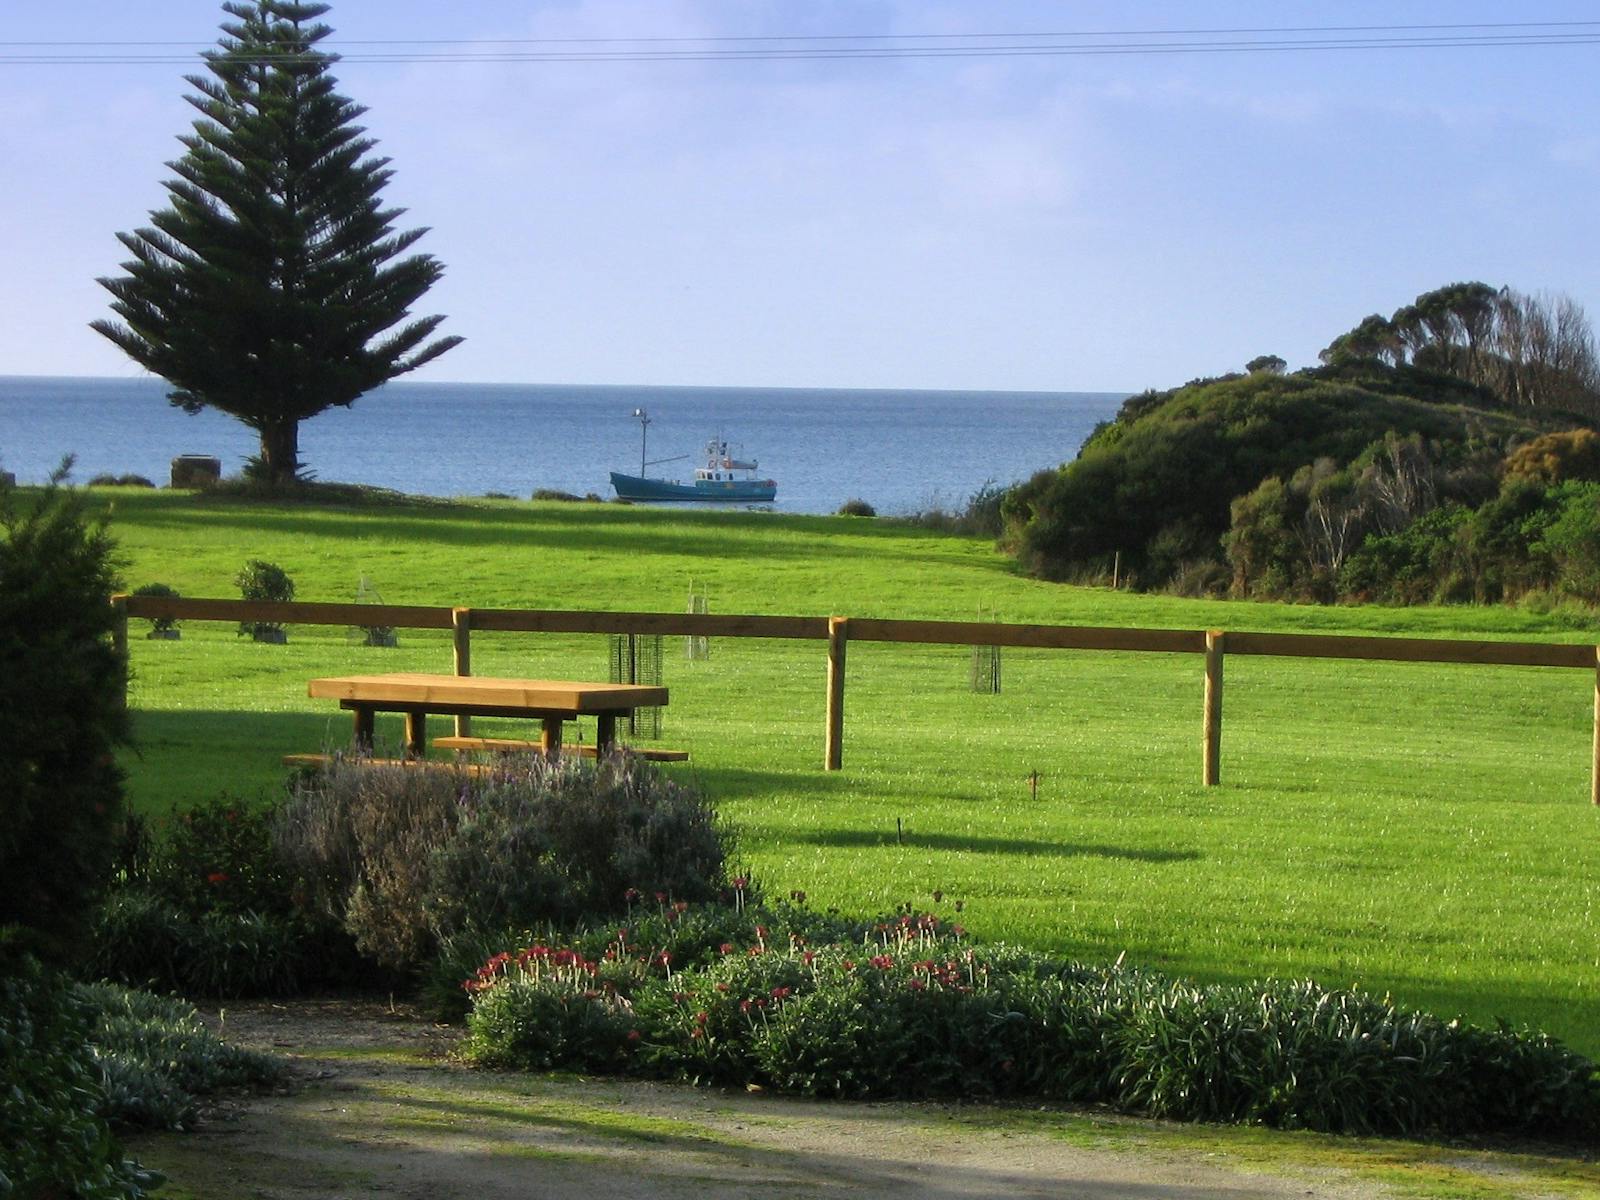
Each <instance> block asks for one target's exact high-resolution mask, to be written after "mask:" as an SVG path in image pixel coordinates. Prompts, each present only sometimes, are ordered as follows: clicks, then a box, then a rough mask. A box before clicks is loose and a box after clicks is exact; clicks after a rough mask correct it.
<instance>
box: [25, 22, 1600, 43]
mask: <svg viewBox="0 0 1600 1200" xmlns="http://www.w3.org/2000/svg"><path fill="white" fill-rule="evenodd" d="M1595 27H1600V21H1483V22H1473V23H1466V22H1457V23H1435V24H1428V25H1265V26H1241V27H1238V28H1219V29H1092V30H1091V29H1078V30H1053V31H1046V32H1035V33H791V34H726V35H697V36H677V37H547V38H371V39H342V38H341V39H335V40H337V43H338V44H339V45H342V46H526V45H573V44H584V45H598V44H644V43H667V42H676V43H690V42H692V43H703V42H828V41H854V42H869V41H905V42H912V41H951V40H966V39H974V40H976V39H982V38H1088V37H1189V36H1195V37H1199V36H1217V35H1222V34H1231V35H1240V34H1265V33H1399V32H1410V33H1414V32H1418V31H1443V30H1458V29H1570V28H1595ZM193 44H194V43H192V42H190V41H187V40H185V41H109V40H108V41H87V40H84V41H7V40H0V46H113V47H121V46H192V45H193Z"/></svg>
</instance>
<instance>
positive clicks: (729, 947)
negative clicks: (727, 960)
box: [719, 942, 733, 954]
mask: <svg viewBox="0 0 1600 1200" xmlns="http://www.w3.org/2000/svg"><path fill="white" fill-rule="evenodd" d="M719 949H720V950H721V951H722V953H724V954H732V953H733V943H732V942H723V943H722V945H721V946H720V947H719Z"/></svg>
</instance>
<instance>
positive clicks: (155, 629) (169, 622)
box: [133, 583, 183, 642]
mask: <svg viewBox="0 0 1600 1200" xmlns="http://www.w3.org/2000/svg"><path fill="white" fill-rule="evenodd" d="M133 594H134V595H135V596H154V597H156V598H157V599H161V600H176V599H177V598H178V592H177V589H176V588H170V587H168V586H167V585H166V584H164V583H147V584H145V585H144V586H143V587H137V588H134V589H133ZM147 620H149V622H150V632H149V633H147V634H145V637H147V638H151V639H154V640H156V641H163V642H175V641H177V640H178V639H179V638H181V637H182V636H183V631H182V630H181V629H179V628H178V619H177V618H176V617H149V618H147Z"/></svg>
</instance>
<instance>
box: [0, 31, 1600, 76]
mask: <svg viewBox="0 0 1600 1200" xmlns="http://www.w3.org/2000/svg"><path fill="white" fill-rule="evenodd" d="M1515 30H1527V31H1535V32H1510V31H1515ZM1466 31H1474V32H1466ZM1269 34H1270V35H1278V36H1272V37H1268V36H1266V35H1269ZM1291 34H1299V35H1308V34H1309V35H1315V36H1298V37H1286V36H1282V35H1291ZM1112 38H1118V39H1133V40H1121V41H1109V40H1104V39H1112ZM1085 39H1101V40H1096V41H1086V40H1085ZM1154 39H1180V40H1154ZM1597 43H1600V21H1548V22H1546V21H1515V22H1495V23H1477V24H1464V23H1458V24H1439V25H1349V26H1338V25H1332V26H1283V27H1261V28H1242V29H1182V30H1103V31H1102V30H1096V31H1075V32H1055V33H1028V34H1020V33H1011V34H1000V33H972V34H859V35H858V34H788V35H762V36H719V37H640V38H613V37H607V38H599V37H596V38H507V39H488V38H460V39H443V38H441V39H387V40H377V41H373V40H351V41H347V42H342V43H335V42H333V41H331V40H330V41H329V42H328V43H326V44H327V46H328V50H327V51H324V50H322V49H321V48H320V47H319V49H318V50H315V51H309V52H308V51H304V50H302V49H300V45H299V44H296V45H295V48H294V49H293V50H290V51H286V52H284V53H267V54H263V55H259V56H255V57H253V58H251V59H249V60H246V61H251V62H261V63H276V64H279V65H294V64H296V63H305V62H316V61H321V60H322V59H323V58H324V57H326V56H327V55H328V54H329V53H332V54H334V55H336V56H337V57H338V58H339V59H340V60H341V61H343V62H346V63H373V64H409V63H429V64H446V63H556V62H580V63H595V62H634V63H650V62H674V61H681V62H762V61H805V60H832V61H840V60H849V59H859V60H885V59H936V58H979V57H982V58H1017V57H1078V56H1096V55H1157V54H1165V55H1172V54H1187V55H1194V54H1241V53H1291V52H1308V51H1335V50H1339V51H1350V50H1422V49H1428V50H1439V49H1451V50H1461V49H1490V48H1517V47H1522V48H1542V47H1548V46H1588V45H1595V44H1597ZM186 44H187V43H182V42H157V41H150V42H132V41H128V42H123V41H82V42H66V41H62V42H17V41H0V65H26V64H33V65H62V66H83V65H121V66H129V65H159V64H172V63H178V64H190V63H193V62H194V61H195V60H196V58H199V57H202V56H204V55H208V54H216V53H219V51H217V49H216V48H215V47H206V48H204V49H195V50H191V51H187V52H184V53H181V54H180V53H176V52H173V51H157V52H152V53H135V52H134V50H135V49H136V48H137V49H143V48H151V49H154V48H158V47H171V46H183V45H186ZM360 46H368V47H390V46H407V47H419V46H448V47H456V48H455V49H443V50H438V51H435V52H421V51H416V50H407V51H392V50H364V51H363V50H342V51H341V50H340V49H339V47H360ZM480 47H481V49H480ZM494 47H509V48H502V49H494ZM519 47H520V48H519ZM561 47H583V48H582V49H563V48H561ZM605 47H619V48H615V49H612V48H605ZM67 48H71V52H65V53H41V52H40V51H41V50H46V49H48V50H57V49H60V50H66V49H67Z"/></svg>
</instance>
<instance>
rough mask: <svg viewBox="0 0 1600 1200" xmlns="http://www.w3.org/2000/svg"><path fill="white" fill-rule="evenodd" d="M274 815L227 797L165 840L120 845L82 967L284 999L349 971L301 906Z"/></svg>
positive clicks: (135, 836)
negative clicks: (279, 843) (119, 857)
mask: <svg viewBox="0 0 1600 1200" xmlns="http://www.w3.org/2000/svg"><path fill="white" fill-rule="evenodd" d="M274 820H275V817H274V810H273V807H272V806H271V805H267V804H244V803H241V802H239V801H237V800H233V799H230V798H228V797H223V798H222V799H220V800H216V801H212V802H210V803H207V804H201V805H197V806H196V807H194V808H192V809H189V810H187V811H185V812H183V813H174V814H173V816H172V818H171V819H170V821H169V822H168V823H167V824H166V826H165V827H164V829H163V830H162V831H161V833H162V836H160V837H157V838H151V837H149V836H148V835H143V836H141V834H140V831H141V830H142V829H143V828H144V827H143V826H142V824H137V825H135V826H134V827H133V828H132V830H131V835H130V836H129V837H128V839H127V840H126V842H125V845H124V851H123V856H122V857H123V861H122V863H121V867H120V870H119V871H118V872H117V881H116V884H115V885H114V887H113V888H112V890H111V893H110V894H109V895H108V897H107V898H106V900H105V902H104V904H103V905H102V906H101V908H100V910H99V912H98V914H97V917H96V921H95V927H94V932H93V936H92V938H91V940H90V947H91V950H90V960H89V965H90V968H91V969H92V970H93V971H94V972H95V973H96V974H98V975H99V976H101V977H103V978H106V979H112V980H116V981H118V982H120V983H124V984H127V985H129V986H131V987H147V988H153V989H157V990H172V991H179V992H183V993H185V994H189V995H203V996H281V995H289V994H292V993H293V992H295V991H296V990H298V989H300V988H302V987H305V986H310V985H315V984H337V983H341V982H344V981H346V980H347V979H349V978H350V977H351V976H352V975H353V974H354V973H355V964H354V961H353V959H354V954H353V950H352V949H351V947H350V946H349V945H348V940H347V939H346V938H345V937H344V936H343V935H342V934H340V933H339V932H338V931H337V930H336V929H335V928H333V927H332V925H331V924H330V923H329V922H326V921H323V920H319V919H318V918H317V917H316V915H315V913H313V912H311V911H309V909H308V908H307V907H305V906H303V905H300V904H297V903H296V900H297V899H302V900H303V899H304V889H303V888H302V887H301V886H300V884H299V881H298V880H296V879H295V877H294V876H293V875H292V874H291V873H290V872H289V871H288V869H287V868H286V867H285V866H284V865H283V864H282V863H281V862H280V861H279V859H278V856H277V847H276V844H275V842H274V840H273V826H274Z"/></svg>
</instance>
